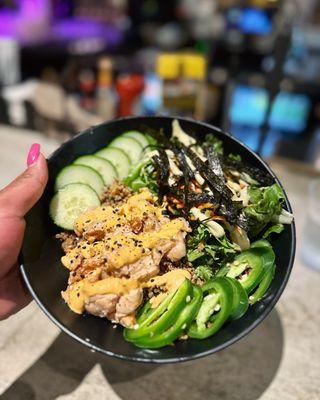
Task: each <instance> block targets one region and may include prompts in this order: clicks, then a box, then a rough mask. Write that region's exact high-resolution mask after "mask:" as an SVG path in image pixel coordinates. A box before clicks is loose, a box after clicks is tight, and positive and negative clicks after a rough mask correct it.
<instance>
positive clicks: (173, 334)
mask: <svg viewBox="0 0 320 400" xmlns="http://www.w3.org/2000/svg"><path fill="white" fill-rule="evenodd" d="M192 290H193V293H192V295H191V296H192V297H191V300H190V302H189V303H188V304H187V305H186V306H185V307H184V308H183V310H182V311H181V312H180V314H179V316H178V318H177V320H176V321H175V322H174V323H173V325H172V326H170V327H169V328H168V329H167V330H166V331H163V332H161V333H158V334H155V335H153V336H152V337H143V338H140V339H137V340H135V341H134V342H133V343H134V345H136V346H137V347H141V348H148V349H157V348H160V347H163V346H167V345H169V344H171V343H172V342H173V341H174V340H176V339H177V338H178V337H179V336H181V334H182V333H183V332H184V331H185V330H186V329H188V327H189V326H190V324H191V323H192V321H193V320H194V318H195V316H196V314H197V313H198V311H199V308H200V306H201V302H202V290H201V288H200V287H199V286H196V285H193V288H192Z"/></svg>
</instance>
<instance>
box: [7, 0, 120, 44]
mask: <svg viewBox="0 0 320 400" xmlns="http://www.w3.org/2000/svg"><path fill="white" fill-rule="evenodd" d="M19 4H20V9H19V10H18V11H16V12H12V11H11V12H10V11H2V12H0V37H1V36H2V37H11V38H16V39H17V40H18V41H19V42H20V43H36V42H40V41H42V42H43V41H57V40H58V41H64V40H71V41H72V40H79V39H90V38H97V39H101V40H102V41H105V43H106V44H107V45H108V46H116V45H118V44H119V43H120V42H121V41H122V39H123V33H122V31H121V30H120V29H119V28H117V27H115V26H113V25H107V24H104V23H101V22H96V21H90V20H87V19H84V18H68V19H65V20H63V21H58V22H54V23H53V24H51V18H50V16H51V5H50V1H49V0H20V2H19Z"/></svg>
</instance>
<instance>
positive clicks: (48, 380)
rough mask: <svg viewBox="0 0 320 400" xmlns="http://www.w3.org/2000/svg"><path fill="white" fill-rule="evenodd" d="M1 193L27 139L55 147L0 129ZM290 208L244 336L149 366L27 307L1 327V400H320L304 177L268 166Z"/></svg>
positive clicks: (317, 308) (317, 278)
mask: <svg viewBox="0 0 320 400" xmlns="http://www.w3.org/2000/svg"><path fill="white" fill-rule="evenodd" d="M0 139H1V146H0V188H1V187H3V186H4V185H5V184H6V183H8V182H9V181H10V180H11V179H13V178H14V177H15V176H16V175H17V174H18V173H20V172H21V171H22V170H23V168H24V165H25V159H26V154H27V151H28V148H29V146H30V145H31V143H32V142H39V143H41V145H42V149H43V152H44V154H45V155H48V154H49V153H51V152H52V151H53V150H54V149H55V148H56V147H57V146H58V142H56V141H54V140H52V139H48V138H45V137H43V136H41V135H40V134H37V133H34V132H26V131H19V130H17V129H13V128H8V127H5V126H0ZM271 166H272V168H273V169H274V170H275V172H276V173H277V174H278V176H279V177H280V180H281V181H282V183H283V185H284V187H285V189H286V191H287V193H288V196H289V198H290V201H291V203H292V206H293V210H294V214H295V220H296V225H297V238H298V247H297V256H296V261H295V265H294V268H293V272H292V275H291V278H290V281H289V283H288V285H287V287H286V289H285V291H284V293H283V295H282V297H281V299H280V301H279V302H278V304H277V306H276V308H275V309H274V310H273V311H272V313H271V314H270V315H269V317H267V319H266V320H264V322H262V323H261V325H259V326H258V327H257V328H256V329H255V330H254V331H253V332H252V333H251V334H250V335H248V336H247V337H245V338H244V339H242V340H241V341H240V342H238V343H236V344H234V345H233V346H231V347H230V348H228V349H226V350H223V351H221V352H220V353H217V354H214V355H212V356H210V357H207V358H205V359H201V360H197V361H192V362H187V363H183V364H180V365H164V366H150V365H141V364H134V363H130V362H124V361H120V360H114V359H111V358H107V357H104V356H102V355H100V354H96V353H92V352H90V351H89V350H87V349H86V348H84V347H82V346H81V345H80V344H78V343H76V342H74V341H72V340H71V339H69V338H68V337H67V336H66V335H64V334H62V333H60V332H59V330H58V328H56V327H55V326H54V325H53V324H52V323H51V322H50V321H49V320H48V318H47V317H46V316H45V315H44V314H43V313H42V311H40V309H39V308H38V307H37V305H36V304H35V303H34V302H33V303H31V304H30V305H29V306H28V307H27V308H25V309H24V310H22V311H21V312H20V313H18V314H16V315H15V316H12V317H11V318H9V319H8V320H6V321H3V322H1V323H0V360H1V361H0V397H1V399H3V400H8V399H10V400H11V399H13V400H16V399H23V400H33V399H35V400H51V399H52V400H53V399H59V400H62V399H64V400H71V399H72V400H87V399H89V398H90V399H99V400H100V399H108V400H109V399H110V400H115V399H123V400H129V399H130V400H141V399H148V400H160V399H161V400H166V399H170V400H174V399H188V400H193V399H194V400H196V399H201V398H206V399H210V400H255V399H261V400H279V399H281V400H319V399H320V344H319V328H320V301H319V294H320V291H319V287H320V273H319V272H315V271H314V270H311V269H309V268H307V267H306V266H304V265H303V263H302V262H301V261H300V256H299V255H300V238H301V236H302V228H303V222H304V219H305V213H306V199H307V186H308V182H309V181H310V179H311V178H312V174H309V173H308V171H305V170H304V169H301V168H299V167H293V166H292V165H291V164H290V163H289V164H288V163H286V162H283V161H282V160H276V161H273V162H271Z"/></svg>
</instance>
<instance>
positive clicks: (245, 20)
mask: <svg viewBox="0 0 320 400" xmlns="http://www.w3.org/2000/svg"><path fill="white" fill-rule="evenodd" d="M227 23H228V26H229V28H234V29H239V30H240V31H242V32H243V33H247V34H252V35H267V34H268V33H270V32H271V29H272V21H271V18H270V16H269V14H268V13H267V12H266V11H265V10H262V9H259V8H254V7H247V8H238V7H236V8H232V9H230V10H229V11H228V13H227Z"/></svg>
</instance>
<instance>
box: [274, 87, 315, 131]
mask: <svg viewBox="0 0 320 400" xmlns="http://www.w3.org/2000/svg"><path fill="white" fill-rule="evenodd" d="M310 109H311V101H310V99H309V98H308V97H307V96H306V95H304V94H295V93H285V92H281V93H279V94H278V96H277V97H276V99H275V100H274V103H273V106H272V109H271V114H270V118H269V125H270V127H271V128H273V129H278V130H282V131H288V132H292V133H300V132H302V131H304V130H305V129H306V127H307V122H308V118H309V114H310Z"/></svg>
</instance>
